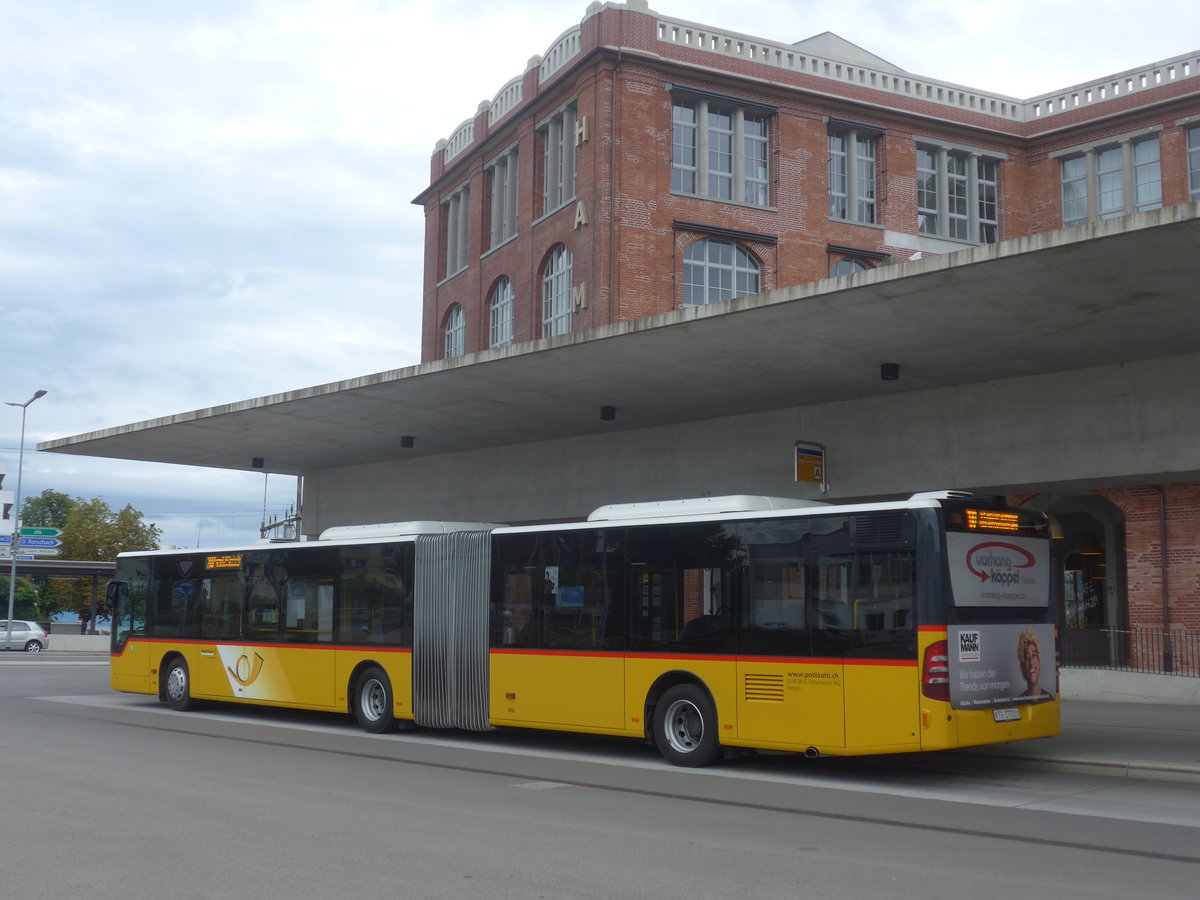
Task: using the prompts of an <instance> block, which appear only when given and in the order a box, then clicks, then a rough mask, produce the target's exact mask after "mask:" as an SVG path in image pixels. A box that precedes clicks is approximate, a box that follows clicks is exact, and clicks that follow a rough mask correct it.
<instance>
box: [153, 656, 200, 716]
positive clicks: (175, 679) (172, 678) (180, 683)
mask: <svg viewBox="0 0 1200 900" xmlns="http://www.w3.org/2000/svg"><path fill="white" fill-rule="evenodd" d="M158 671H159V681H158V697H159V699H160V700H164V701H166V704H167V705H168V706H169V707H171V709H173V710H176V711H177V712H185V711H187V710H189V709H194V708H195V706H196V701H194V700H193V699H192V675H191V672H190V671H189V669H188V664H187V660H186V659H184V658H183V654H182V653H170V654H168V655H167V656H165V657H163V661H162V663H161V665H159V667H158Z"/></svg>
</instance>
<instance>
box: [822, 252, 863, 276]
mask: <svg viewBox="0 0 1200 900" xmlns="http://www.w3.org/2000/svg"><path fill="white" fill-rule="evenodd" d="M869 268H871V267H870V266H868V265H867V264H866V263H865V262H863V261H862V260H861V259H851V258H850V257H848V256H847V257H845V258H843V259H839V260H838V261H837V262H835V263H834V264H833V265H832V266H830V267H829V277H830V278H837V277H838V276H839V275H853V274H854V273H855V272H865V271H867V269H869Z"/></svg>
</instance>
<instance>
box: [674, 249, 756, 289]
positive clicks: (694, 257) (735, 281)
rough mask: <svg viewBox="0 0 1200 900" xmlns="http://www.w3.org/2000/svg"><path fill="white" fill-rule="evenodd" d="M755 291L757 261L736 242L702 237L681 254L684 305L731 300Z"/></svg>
mask: <svg viewBox="0 0 1200 900" xmlns="http://www.w3.org/2000/svg"><path fill="white" fill-rule="evenodd" d="M758 290H759V287H758V263H757V262H756V261H755V259H754V257H753V256H751V255H750V253H749V252H748V251H747V250H746V249H745V248H743V247H741V246H739V245H738V244H735V243H733V242H731V241H718V240H714V239H712V238H705V239H704V240H701V241H696V243H694V244H692V245H691V246H690V247H688V248H687V251H686V252H685V253H684V255H683V305H684V306H703V305H704V304H706V303H717V302H718V301H720V300H732V299H733V298H734V297H741V296H744V295H745V294H757V293H758Z"/></svg>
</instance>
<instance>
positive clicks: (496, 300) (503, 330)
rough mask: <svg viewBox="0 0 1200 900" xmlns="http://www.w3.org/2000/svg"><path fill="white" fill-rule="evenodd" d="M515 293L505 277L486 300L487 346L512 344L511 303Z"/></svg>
mask: <svg viewBox="0 0 1200 900" xmlns="http://www.w3.org/2000/svg"><path fill="white" fill-rule="evenodd" d="M515 298H516V291H515V290H514V289H513V283H512V281H511V280H510V279H509V277H508V276H507V275H505V276H504V277H503V278H501V279H500V280H499V281H497V282H496V286H495V287H494V288H492V296H491V299H490V300H488V346H489V347H492V348H494V347H507V346H508V345H509V344H511V343H512V342H513V320H514V318H515V315H514V309H513V305H514V304H513V301H514V300H515Z"/></svg>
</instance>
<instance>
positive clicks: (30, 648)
mask: <svg viewBox="0 0 1200 900" xmlns="http://www.w3.org/2000/svg"><path fill="white" fill-rule="evenodd" d="M25 652H26V653H41V652H42V642H41V641H30V642H29V643H28V644H26V645H25Z"/></svg>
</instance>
